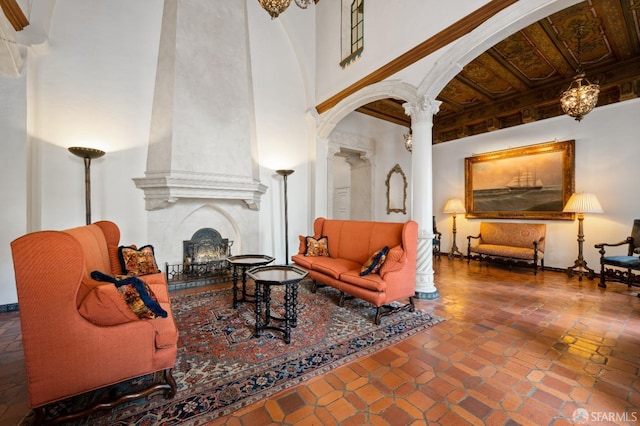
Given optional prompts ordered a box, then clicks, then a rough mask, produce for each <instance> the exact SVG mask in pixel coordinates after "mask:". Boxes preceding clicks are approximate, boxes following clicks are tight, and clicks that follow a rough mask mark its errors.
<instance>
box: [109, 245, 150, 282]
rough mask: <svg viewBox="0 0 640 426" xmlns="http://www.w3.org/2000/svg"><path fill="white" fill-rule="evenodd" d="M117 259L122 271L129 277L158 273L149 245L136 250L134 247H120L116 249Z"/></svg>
mask: <svg viewBox="0 0 640 426" xmlns="http://www.w3.org/2000/svg"><path fill="white" fill-rule="evenodd" d="M118 257H120V265H121V266H122V271H123V272H124V273H125V274H127V275H129V276H139V275H148V274H155V273H157V272H160V270H159V269H158V264H157V263H156V257H155V254H154V252H153V246H151V245H146V246H144V247H140V249H136V246H120V247H118Z"/></svg>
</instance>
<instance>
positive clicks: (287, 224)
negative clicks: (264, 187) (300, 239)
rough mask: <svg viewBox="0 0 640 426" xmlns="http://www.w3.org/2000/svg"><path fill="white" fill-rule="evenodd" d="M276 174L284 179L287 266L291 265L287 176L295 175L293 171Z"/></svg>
mask: <svg viewBox="0 0 640 426" xmlns="http://www.w3.org/2000/svg"><path fill="white" fill-rule="evenodd" d="M276 173H277V174H279V175H280V176H282V178H283V179H284V256H285V265H288V264H289V213H288V211H287V210H288V204H287V176H289V175H290V174H291V173H293V170H276Z"/></svg>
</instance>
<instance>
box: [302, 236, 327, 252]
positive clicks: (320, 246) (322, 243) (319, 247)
mask: <svg viewBox="0 0 640 426" xmlns="http://www.w3.org/2000/svg"><path fill="white" fill-rule="evenodd" d="M304 255H305V256H326V257H329V240H328V239H327V237H320V238H318V239H317V240H316V239H315V238H313V237H307V251H306V252H305V254H304Z"/></svg>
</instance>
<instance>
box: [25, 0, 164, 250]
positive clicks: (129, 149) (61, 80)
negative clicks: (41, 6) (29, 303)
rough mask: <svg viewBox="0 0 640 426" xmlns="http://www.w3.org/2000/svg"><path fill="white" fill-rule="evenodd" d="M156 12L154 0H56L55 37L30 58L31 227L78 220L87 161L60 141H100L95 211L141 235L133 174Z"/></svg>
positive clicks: (138, 164)
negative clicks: (33, 163)
mask: <svg viewBox="0 0 640 426" xmlns="http://www.w3.org/2000/svg"><path fill="white" fill-rule="evenodd" d="M161 13H162V2H160V1H157V0H142V1H137V2H128V1H126V0H116V1H111V2H108V3H106V2H102V1H99V0H89V1H79V0H59V1H57V3H56V8H55V10H54V13H53V17H52V24H51V30H50V42H51V47H50V49H49V50H48V52H46V53H45V54H42V55H40V56H38V57H37V59H35V60H34V63H33V64H32V72H33V76H32V77H31V78H32V82H33V83H32V87H30V91H31V92H32V93H33V95H32V96H31V97H30V99H29V102H32V103H33V104H34V105H35V107H34V108H33V110H32V111H33V113H32V114H33V117H32V122H33V126H32V138H33V143H34V156H35V158H36V161H37V163H36V165H37V167H35V168H34V186H35V187H37V188H38V192H39V195H40V196H39V198H37V199H35V200H34V202H33V205H32V210H33V213H34V222H33V224H32V225H33V229H34V230H37V229H40V228H42V229H64V228H68V227H73V226H79V225H83V224H84V184H83V182H84V169H83V162H82V160H81V159H80V158H77V157H75V156H73V155H72V154H71V153H69V152H67V150H66V149H67V147H69V146H87V147H93V148H99V149H102V150H104V151H106V155H105V156H104V157H102V158H100V159H96V160H94V161H93V162H92V167H91V172H92V173H91V174H92V221H96V220H101V219H109V220H113V221H115V222H116V223H118V224H119V225H120V227H121V228H122V229H121V231H122V239H123V241H129V242H132V243H134V242H136V241H137V243H136V244H140V243H144V242H146V241H145V240H146V223H145V221H146V218H145V211H144V203H143V200H142V196H141V191H139V190H138V189H136V188H135V185H134V184H133V182H132V181H131V178H132V177H135V176H140V175H142V174H143V173H144V168H145V162H146V145H147V143H148V140H149V121H150V115H151V102H152V96H153V85H154V79H155V68H156V63H157V50H158V40H159V30H160V19H161ZM114 22H117V30H115V27H114Z"/></svg>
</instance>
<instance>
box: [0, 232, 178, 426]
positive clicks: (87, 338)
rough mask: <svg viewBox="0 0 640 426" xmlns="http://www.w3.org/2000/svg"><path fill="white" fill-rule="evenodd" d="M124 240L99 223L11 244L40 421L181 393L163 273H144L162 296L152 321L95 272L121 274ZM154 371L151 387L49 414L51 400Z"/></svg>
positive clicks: (32, 394) (26, 355) (31, 398)
mask: <svg viewBox="0 0 640 426" xmlns="http://www.w3.org/2000/svg"><path fill="white" fill-rule="evenodd" d="M119 239H120V231H119V229H118V227H117V226H116V225H115V224H114V223H112V222H107V221H102V222H97V223H95V224H92V225H87V226H81V227H78V228H73V229H68V230H66V231H40V232H34V233H31V234H27V235H24V236H22V237H20V238H18V239H16V240H15V241H13V242H12V243H11V250H12V255H13V264H14V270H15V278H16V287H17V291H18V306H19V312H20V325H21V329H22V342H23V347H24V360H25V365H26V370H27V385H28V389H29V405H30V407H31V408H32V409H34V411H35V413H36V419H35V422H36V424H41V423H44V422H46V423H50V422H52V421H56V422H58V421H67V420H71V419H76V418H79V417H84V416H86V415H88V414H90V413H91V412H92V411H95V410H96V409H110V408H112V407H114V406H115V405H117V404H119V403H122V402H126V401H130V400H132V399H135V398H141V397H147V396H150V395H152V394H156V393H164V395H165V397H166V398H172V397H173V396H174V395H175V393H176V389H177V386H176V383H175V380H174V379H173V377H172V375H171V371H172V369H173V367H174V364H175V361H176V354H177V341H178V331H177V328H176V325H175V323H174V320H173V315H172V313H171V304H170V302H169V296H168V289H167V282H166V280H165V278H164V274H162V273H155V274H149V275H145V276H143V277H140V278H141V279H143V281H144V282H145V283H147V286H148V287H149V288H150V289H151V290H150V291H147V294H150V293H153V294H154V296H155V297H156V299H157V304H156V305H154V308H157V306H158V305H159V306H160V307H161V309H158V312H160V314H161V315H159V316H158V317H155V318H153V319H141V318H140V316H139V313H135V311H133V310H132V309H130V307H131V305H129V304H128V303H129V302H128V301H127V300H129V299H127V300H125V298H124V297H122V294H121V291H122V290H123V289H120V288H119V287H117V286H116V285H114V284H112V283H105V282H101V281H96V280H94V279H92V278H91V274H92V272H93V271H100V272H102V273H105V274H108V275H109V276H111V275H118V274H122V269H121V267H120V263H119V262H118V260H117V250H118V241H119ZM138 284H140V282H138ZM140 293H142V291H140ZM129 294H131V293H129ZM146 303H147V302H145V304H146ZM162 311H164V312H162ZM152 373H153V375H154V377H155V379H157V380H154V381H153V383H151V384H150V385H149V386H148V387H147V388H146V389H143V390H140V389H137V390H134V391H129V390H128V391H127V393H125V394H124V395H115V396H113V395H109V396H110V399H109V400H108V401H98V403H97V404H96V405H94V406H92V407H88V408H86V409H84V408H83V409H79V410H76V411H75V412H73V413H67V414H62V417H57V418H55V419H51V418H50V417H52V415H51V414H50V413H49V408H50V404H51V403H55V402H57V401H60V400H63V399H66V398H68V397H72V396H75V395H80V394H83V393H86V392H89V391H93V390H96V389H99V388H102V387H105V386H110V385H113V384H116V383H120V382H124V381H127V380H128V379H133V378H136V377H140V376H144V375H148V374H152ZM55 416H60V414H56V415H55Z"/></svg>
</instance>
